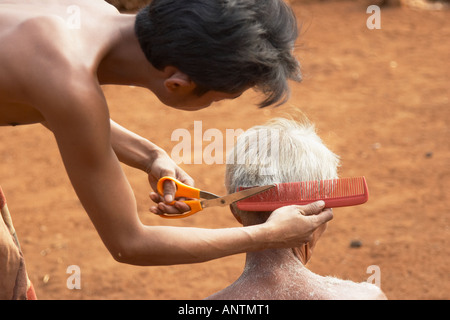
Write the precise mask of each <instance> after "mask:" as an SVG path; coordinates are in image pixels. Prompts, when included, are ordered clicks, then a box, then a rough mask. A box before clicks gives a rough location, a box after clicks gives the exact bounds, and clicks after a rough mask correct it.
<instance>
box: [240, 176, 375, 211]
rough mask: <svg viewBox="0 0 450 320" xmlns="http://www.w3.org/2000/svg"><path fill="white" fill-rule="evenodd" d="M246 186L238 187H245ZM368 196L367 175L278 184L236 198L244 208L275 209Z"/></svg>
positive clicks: (361, 200)
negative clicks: (250, 194) (256, 192)
mask: <svg viewBox="0 0 450 320" xmlns="http://www.w3.org/2000/svg"><path fill="white" fill-rule="evenodd" d="M243 189H246V188H239V190H243ZM368 199H369V190H368V187H367V182H366V179H365V177H352V178H341V179H331V180H319V181H302V182H290V183H279V184H276V187H275V188H272V189H269V190H267V191H264V192H261V193H259V194H257V195H255V196H252V197H249V198H247V199H244V200H241V201H239V202H237V203H236V204H237V207H238V209H240V210H243V211H274V210H276V209H278V208H281V207H284V206H289V205H305V204H309V203H312V202H315V201H319V200H323V201H325V207H326V208H336V207H347V206H355V205H359V204H363V203H365V202H367V200H368Z"/></svg>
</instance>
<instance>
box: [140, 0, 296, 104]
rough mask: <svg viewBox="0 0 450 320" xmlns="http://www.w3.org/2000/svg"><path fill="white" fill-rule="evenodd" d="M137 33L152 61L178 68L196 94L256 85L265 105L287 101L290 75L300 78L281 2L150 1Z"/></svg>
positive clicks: (292, 30) (289, 14) (291, 23)
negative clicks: (193, 87)
mask: <svg viewBox="0 0 450 320" xmlns="http://www.w3.org/2000/svg"><path fill="white" fill-rule="evenodd" d="M135 32H136V35H137V37H138V40H139V43H140V45H141V48H142V50H143V52H144V53H145V55H146V57H147V59H148V60H149V61H150V63H152V65H153V66H154V67H155V68H156V69H158V70H162V69H163V68H164V67H166V66H174V67H176V68H178V69H179V70H180V71H182V72H184V73H185V74H187V75H188V76H189V77H190V79H191V80H192V81H193V82H194V83H195V84H196V85H197V91H196V93H197V94H198V95H201V94H203V93H205V92H207V91H210V90H214V91H219V92H224V93H231V94H232V93H238V92H241V91H244V90H245V89H248V88H249V87H255V89H257V90H260V91H262V92H263V93H264V94H265V97H266V98H265V100H264V101H262V102H261V103H260V107H266V106H269V105H273V104H281V103H283V102H285V101H286V100H287V98H288V96H289V86H288V82H287V81H288V79H291V80H295V81H301V73H300V66H299V63H298V61H297V60H296V59H295V57H294V56H293V48H294V43H295V41H296V39H297V36H298V30H297V21H296V18H295V15H294V13H293V11H292V9H291V8H290V7H289V6H288V5H287V4H286V3H284V2H283V1H282V0H153V1H152V2H151V3H150V4H149V5H148V6H146V7H145V8H143V9H142V10H140V11H139V12H138V14H137V17H136V24H135Z"/></svg>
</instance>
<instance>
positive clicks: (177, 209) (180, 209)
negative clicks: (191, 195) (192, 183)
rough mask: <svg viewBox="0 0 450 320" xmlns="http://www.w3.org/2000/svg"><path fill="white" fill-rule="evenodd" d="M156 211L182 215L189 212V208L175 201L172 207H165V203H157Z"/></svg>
mask: <svg viewBox="0 0 450 320" xmlns="http://www.w3.org/2000/svg"><path fill="white" fill-rule="evenodd" d="M158 210H159V211H160V212H162V213H167V214H182V213H185V212H188V211H190V210H191V208H190V207H189V206H188V205H187V204H186V203H184V202H181V201H177V202H175V203H174V205H167V204H165V203H162V202H160V203H158Z"/></svg>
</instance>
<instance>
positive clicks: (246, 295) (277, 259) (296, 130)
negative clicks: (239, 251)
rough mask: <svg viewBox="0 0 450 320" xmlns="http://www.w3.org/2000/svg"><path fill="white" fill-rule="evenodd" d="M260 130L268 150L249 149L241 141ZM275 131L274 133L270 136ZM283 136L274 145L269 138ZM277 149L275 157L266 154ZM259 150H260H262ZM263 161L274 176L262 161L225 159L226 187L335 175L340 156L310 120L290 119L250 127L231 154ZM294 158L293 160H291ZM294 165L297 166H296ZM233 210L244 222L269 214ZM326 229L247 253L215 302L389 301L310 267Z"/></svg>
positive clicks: (254, 222)
mask: <svg viewBox="0 0 450 320" xmlns="http://www.w3.org/2000/svg"><path fill="white" fill-rule="evenodd" d="M259 132H261V133H263V134H264V135H265V136H267V137H268V139H267V149H266V148H263V146H262V145H259V144H258V145H256V144H253V145H251V146H248V147H246V146H245V143H242V142H243V141H246V139H247V141H252V138H255V137H258V134H259ZM271 132H276V134H271ZM275 136H276V137H279V139H277V141H276V143H275V144H274V143H273V142H271V140H270V137H275ZM273 146H277V147H278V152H277V155H278V156H277V159H276V160H277V161H276V162H275V161H273V160H274V159H273V157H268V156H267V155H270V154H272V152H273V151H274V149H272V148H273ZM259 149H261V150H259ZM236 155H238V157H239V158H243V159H253V158H258V159H260V163H262V164H264V169H265V170H270V172H271V173H272V174H271V175H262V174H260V172H267V171H261V168H260V165H259V164H258V163H254V164H250V165H239V164H236V162H232V161H227V169H226V179H225V180H226V182H225V184H226V187H227V189H228V192H234V191H233V190H236V188H237V187H248V186H252V185H266V184H271V183H283V182H296V181H312V180H326V179H335V178H337V177H338V176H337V168H338V165H339V158H338V157H337V156H336V155H335V154H334V153H332V152H331V151H330V150H329V149H328V148H327V147H326V146H325V145H324V144H323V143H322V141H321V140H320V138H319V137H318V136H317V134H316V133H315V130H314V127H313V126H312V125H310V124H308V123H297V122H295V121H293V120H288V119H274V120H273V121H271V122H269V123H268V124H267V125H264V126H256V127H254V128H250V129H249V130H247V131H246V132H245V133H243V134H242V135H240V136H239V137H238V141H237V142H236V146H235V148H234V150H233V152H232V153H231V154H230V155H229V157H232V158H231V159H233V158H234V157H236ZM293 159H295V163H294V161H293ZM293 163H294V164H293ZM231 211H232V213H233V215H234V216H235V218H236V219H237V220H238V221H239V222H240V223H242V224H243V225H244V226H254V225H258V224H260V223H264V222H265V221H266V219H267V218H268V217H269V216H270V212H249V211H242V210H239V209H238V208H237V207H236V206H235V205H234V204H233V205H231ZM325 229H326V224H323V225H322V226H320V227H319V228H317V229H316V231H315V232H314V233H313V236H312V239H311V241H309V242H308V243H306V244H305V243H298V244H297V245H295V246H294V247H292V248H276V249H266V250H261V251H255V252H249V253H247V256H246V261H245V268H244V271H243V272H242V274H241V276H240V277H239V279H237V280H236V281H235V282H234V283H232V284H231V285H230V286H228V287H226V288H225V289H223V290H221V291H219V292H217V293H215V294H213V295H211V296H210V297H208V299H211V300H233V299H237V300H252V299H257V300H330V299H337V300H348V299H352V300H353V299H356V300H366V299H386V296H385V295H384V293H383V292H382V291H381V290H380V288H378V287H377V286H375V285H373V284H370V283H367V282H362V283H355V282H353V281H348V280H341V279H337V278H333V277H323V276H321V275H318V274H315V273H313V272H312V271H310V270H309V269H308V268H307V267H306V263H307V262H308V261H309V260H310V259H311V255H312V252H313V249H314V247H315V245H316V244H317V241H318V239H319V238H320V237H321V235H322V233H323V232H324V231H325Z"/></svg>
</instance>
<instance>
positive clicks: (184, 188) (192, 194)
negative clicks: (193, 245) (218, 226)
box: [156, 177, 203, 219]
mask: <svg viewBox="0 0 450 320" xmlns="http://www.w3.org/2000/svg"><path fill="white" fill-rule="evenodd" d="M167 180H170V181H173V182H174V183H175V185H176V187H177V190H176V192H175V198H194V199H198V198H200V189H197V188H194V187H191V186H188V185H187V184H184V183H182V182H181V181H178V180H177V179H175V178H172V177H162V178H161V179H159V181H158V184H157V186H156V189H157V190H158V193H159V194H160V195H162V196H163V195H164V182H166V181H167ZM182 202H184V203H186V204H187V205H188V206H189V207H190V208H191V210H190V211H188V212H186V213H182V214H178V215H161V216H160V217H161V218H165V219H181V218H186V217H189V216H191V215H193V214H194V213H197V212H199V211H202V210H203V208H202V205H201V203H200V200H184V201H182ZM174 203H175V201H172V202H171V203H169V205H173V204H174Z"/></svg>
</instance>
